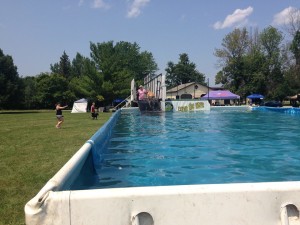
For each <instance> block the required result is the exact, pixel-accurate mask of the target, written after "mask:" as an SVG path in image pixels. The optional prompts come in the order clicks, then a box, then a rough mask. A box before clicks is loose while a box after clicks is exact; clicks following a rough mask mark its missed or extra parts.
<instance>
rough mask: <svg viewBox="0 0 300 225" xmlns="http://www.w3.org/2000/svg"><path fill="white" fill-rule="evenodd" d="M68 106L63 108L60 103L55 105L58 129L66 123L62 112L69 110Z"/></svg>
mask: <svg viewBox="0 0 300 225" xmlns="http://www.w3.org/2000/svg"><path fill="white" fill-rule="evenodd" d="M67 107H68V105H65V106H61V104H60V103H57V104H56V105H55V110H56V118H57V124H56V126H55V127H56V128H61V124H62V123H63V122H64V116H63V115H62V110H63V109H65V108H67Z"/></svg>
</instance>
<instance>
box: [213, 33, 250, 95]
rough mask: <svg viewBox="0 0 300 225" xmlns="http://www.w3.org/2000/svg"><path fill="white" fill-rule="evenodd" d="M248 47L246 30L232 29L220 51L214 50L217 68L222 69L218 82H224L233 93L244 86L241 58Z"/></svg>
mask: <svg viewBox="0 0 300 225" xmlns="http://www.w3.org/2000/svg"><path fill="white" fill-rule="evenodd" d="M248 46H249V36H248V31H247V30H246V28H243V29H237V28H236V29H234V30H233V31H232V32H231V33H229V34H228V35H226V36H225V38H224V39H223V42H222V47H223V48H221V49H216V50H215V52H214V55H215V56H216V57H218V58H219V66H220V67H223V69H222V72H221V73H220V74H222V79H220V75H219V76H218V81H222V82H226V83H223V85H226V86H227V87H228V88H230V89H231V90H233V91H237V90H238V89H239V88H240V87H241V86H243V85H245V80H244V78H245V77H244V76H243V66H244V62H243V57H244V56H245V55H246V53H247V48H248Z"/></svg>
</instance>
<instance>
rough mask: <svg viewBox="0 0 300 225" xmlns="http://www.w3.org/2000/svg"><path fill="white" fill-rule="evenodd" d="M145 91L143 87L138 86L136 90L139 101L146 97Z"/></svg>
mask: <svg viewBox="0 0 300 225" xmlns="http://www.w3.org/2000/svg"><path fill="white" fill-rule="evenodd" d="M147 93H148V92H147V90H146V89H144V87H143V85H140V86H139V89H138V95H139V100H144V98H145V97H146V96H147Z"/></svg>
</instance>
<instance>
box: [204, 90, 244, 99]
mask: <svg viewBox="0 0 300 225" xmlns="http://www.w3.org/2000/svg"><path fill="white" fill-rule="evenodd" d="M225 99H240V96H239V95H236V94H233V93H231V92H230V91H227V90H224V91H221V90H220V91H210V92H208V93H207V94H206V95H204V96H203V97H202V98H201V100H225Z"/></svg>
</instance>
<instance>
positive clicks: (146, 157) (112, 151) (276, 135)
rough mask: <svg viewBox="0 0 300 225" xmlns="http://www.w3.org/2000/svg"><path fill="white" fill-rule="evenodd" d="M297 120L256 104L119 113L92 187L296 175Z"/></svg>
mask: <svg viewBox="0 0 300 225" xmlns="http://www.w3.org/2000/svg"><path fill="white" fill-rule="evenodd" d="M299 122H300V117H299V116H290V115H285V114H280V113H276V112H258V111H254V112H249V111H240V112H238V111H233V112H230V111H224V112H222V111H211V112H210V113H204V112H197V113H182V112H173V113H165V114H154V115H142V114H140V113H139V112H131V113H124V114H122V115H121V116H120V118H119V120H118V121H117V124H116V127H115V129H114V131H113V135H112V138H111V140H110V143H109V146H108V148H107V149H106V151H105V153H104V162H103V164H102V165H101V169H100V170H98V171H97V173H98V175H97V176H95V179H96V180H95V182H94V183H95V184H97V185H96V186H93V187H91V188H107V187H109V188H112V187H132V186H157V185H183V184H207V183H211V184H215V183H233V182H266V181H267V182H268V181H292V180H300V151H299V150H300V140H299V138H297V135H298V134H299V133H300V128H299V127H300V126H299V124H300V123H299Z"/></svg>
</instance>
